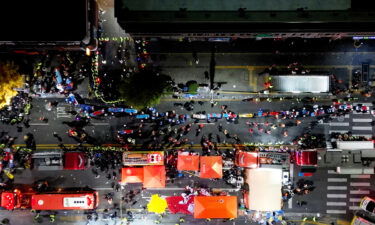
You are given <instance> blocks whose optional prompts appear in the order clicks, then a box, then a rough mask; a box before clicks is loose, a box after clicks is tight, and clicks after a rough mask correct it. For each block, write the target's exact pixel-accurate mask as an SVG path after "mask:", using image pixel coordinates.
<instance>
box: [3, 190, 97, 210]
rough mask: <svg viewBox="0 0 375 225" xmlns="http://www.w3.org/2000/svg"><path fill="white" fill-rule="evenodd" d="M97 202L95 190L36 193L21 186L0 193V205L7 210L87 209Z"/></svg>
mask: <svg viewBox="0 0 375 225" xmlns="http://www.w3.org/2000/svg"><path fill="white" fill-rule="evenodd" d="M98 204H99V194H98V192H97V191H95V190H85V191H83V190H79V191H67V190H59V191H55V192H45V193H37V192H36V191H35V190H34V189H33V188H31V187H28V188H25V187H21V188H17V189H13V190H7V191H3V192H2V193H1V207H3V208H5V209H7V210H14V209H34V210H88V209H95V208H97V207H98Z"/></svg>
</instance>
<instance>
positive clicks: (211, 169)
mask: <svg viewBox="0 0 375 225" xmlns="http://www.w3.org/2000/svg"><path fill="white" fill-rule="evenodd" d="M199 177H200V178H222V177H223V159H222V158H221V156H201V157H200V175H199Z"/></svg>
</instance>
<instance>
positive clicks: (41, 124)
mask: <svg viewBox="0 0 375 225" xmlns="http://www.w3.org/2000/svg"><path fill="white" fill-rule="evenodd" d="M29 125H30V126H48V125H49V124H48V123H29Z"/></svg>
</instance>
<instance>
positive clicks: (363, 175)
mask: <svg viewBox="0 0 375 225" xmlns="http://www.w3.org/2000/svg"><path fill="white" fill-rule="evenodd" d="M370 177H371V175H370V174H352V175H350V178H366V179H367V178H370Z"/></svg>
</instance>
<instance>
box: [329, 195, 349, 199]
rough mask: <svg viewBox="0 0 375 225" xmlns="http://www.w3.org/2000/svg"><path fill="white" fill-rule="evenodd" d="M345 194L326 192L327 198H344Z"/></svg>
mask: <svg viewBox="0 0 375 225" xmlns="http://www.w3.org/2000/svg"><path fill="white" fill-rule="evenodd" d="M346 197H347V195H346V194H327V198H346Z"/></svg>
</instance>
